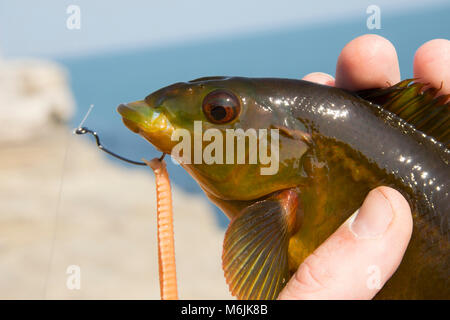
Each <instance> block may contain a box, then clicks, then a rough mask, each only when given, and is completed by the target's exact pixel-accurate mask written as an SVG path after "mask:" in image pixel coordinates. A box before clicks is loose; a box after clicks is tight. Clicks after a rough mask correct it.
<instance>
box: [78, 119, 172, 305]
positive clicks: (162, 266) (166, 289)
mask: <svg viewBox="0 0 450 320" xmlns="http://www.w3.org/2000/svg"><path fill="white" fill-rule="evenodd" d="M74 133H75V134H78V135H82V134H86V133H89V134H91V135H92V136H94V138H95V142H96V144H97V146H98V148H99V149H100V150H102V151H104V152H106V153H108V154H110V155H112V156H113V157H116V158H117V159H120V160H122V161H125V162H128V163H131V164H134V165H139V166H145V165H147V166H149V167H150V168H151V169H152V170H153V172H154V174H155V182H156V202H157V206H156V212H157V225H158V267H159V288H160V292H161V299H162V300H177V299H178V290H177V274H176V264H175V240H174V236H173V210H172V189H171V187H170V179H169V174H168V173H167V169H166V163H165V162H164V156H165V153H163V155H162V156H161V157H160V158H155V159H153V160H151V161H147V160H143V161H144V162H139V161H134V160H130V159H127V158H125V157H122V156H120V155H118V154H117V153H115V152H112V151H111V150H109V149H107V148H105V147H104V146H103V145H102V144H101V142H100V138H99V136H98V134H97V132H95V131H93V130H90V129H88V128H86V127H78V128H76V129H75V130H74Z"/></svg>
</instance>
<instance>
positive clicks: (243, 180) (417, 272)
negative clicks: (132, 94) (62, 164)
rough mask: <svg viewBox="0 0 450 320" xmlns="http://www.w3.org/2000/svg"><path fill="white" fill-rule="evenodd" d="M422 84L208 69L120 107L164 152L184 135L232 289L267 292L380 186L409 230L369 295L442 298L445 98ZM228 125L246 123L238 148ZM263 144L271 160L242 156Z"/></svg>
mask: <svg viewBox="0 0 450 320" xmlns="http://www.w3.org/2000/svg"><path fill="white" fill-rule="evenodd" d="M421 89H422V86H421V85H420V84H417V83H414V84H411V81H403V82H401V83H399V84H397V85H395V86H392V87H389V88H385V89H374V90H366V91H363V92H358V93H352V92H347V91H345V90H342V89H339V88H334V87H329V86H323V85H318V84H315V83H311V82H307V81H302V80H291V79H275V78H242V77H208V78H201V79H197V80H193V81H189V82H183V83H176V84H173V85H171V86H168V87H165V88H163V89H160V90H158V91H156V92H154V93H152V94H150V95H149V96H148V97H147V98H146V99H145V100H142V101H137V102H133V103H129V104H123V105H120V106H119V108H118V111H119V113H120V114H121V115H122V117H123V121H124V123H125V125H126V126H127V127H128V128H130V129H131V130H133V131H134V132H136V133H139V134H140V135H142V136H143V137H144V138H146V139H147V140H148V141H150V142H151V143H152V144H153V145H155V146H156V147H157V148H158V149H159V150H161V151H163V152H165V153H169V154H172V155H173V151H174V150H175V149H174V148H178V147H177V145H178V146H179V142H180V140H181V139H180V138H181V137H183V140H185V139H192V140H191V141H190V143H187V144H185V145H184V146H185V147H186V146H187V147H186V148H185V149H184V150H183V153H182V154H181V156H182V157H185V158H183V161H181V165H182V166H183V167H184V168H185V169H186V170H187V171H188V172H189V174H190V175H191V176H192V177H193V178H194V179H195V180H196V181H197V182H198V183H199V185H200V186H201V188H202V189H203V190H204V192H205V193H206V195H207V196H208V197H209V198H210V199H211V201H213V202H214V203H215V204H216V205H217V206H218V207H220V208H221V209H222V210H223V212H224V213H225V214H226V215H227V216H228V217H229V218H230V219H231V223H230V225H229V227H228V230H227V232H226V235H225V240H224V251H223V268H224V272H225V278H226V280H227V283H228V285H229V287H230V291H231V292H232V294H233V295H235V296H237V297H238V298H240V299H274V298H276V297H277V296H278V294H279V292H280V291H281V289H282V288H283V287H284V285H285V284H286V282H287V281H288V279H289V278H290V276H291V275H292V274H293V273H294V272H295V271H296V270H297V268H298V266H299V265H300V264H301V263H302V261H303V260H304V259H305V258H306V257H307V256H308V255H310V254H311V253H312V252H313V251H314V250H315V249H316V248H317V247H318V246H319V245H320V244H321V243H322V242H323V241H324V240H326V239H327V238H328V237H329V236H330V235H331V234H332V233H333V232H334V231H335V230H336V229H337V228H338V227H339V226H340V225H341V224H342V223H343V222H344V221H345V220H346V219H347V218H348V217H349V216H350V215H351V214H353V213H354V212H355V211H356V210H357V209H358V208H359V207H360V206H361V204H362V202H363V200H364V198H365V197H366V195H367V193H368V192H369V191H370V190H371V189H373V188H375V187H377V186H381V185H384V186H390V187H393V188H395V189H396V190H398V191H400V192H401V193H402V194H403V195H404V196H405V198H406V199H407V200H408V202H409V204H410V206H411V209H412V212H413V220H414V229H413V235H412V239H411V242H410V244H409V247H408V249H407V251H406V253H405V256H404V258H403V261H402V263H401V265H400V267H399V269H398V270H397V272H396V273H395V274H394V275H393V277H392V278H391V279H390V280H389V281H388V283H387V284H386V285H385V286H384V287H383V289H382V290H381V291H380V293H379V294H378V295H377V298H387V299H391V298H397V299H423V298H425V299H433V298H438V299H449V298H450V281H449V274H450V268H449V261H450V255H449V240H450V239H449V238H450V236H449V235H450V233H449V223H450V222H449V221H450V219H449V211H450V205H449V196H448V192H449V190H448V185H449V182H450V170H449V160H450V151H449V149H448V145H449V142H450V130H449V127H450V126H449V124H450V120H449V103H446V99H447V98H448V96H444V97H442V96H441V97H438V98H436V97H435V94H436V91H437V90H435V89H428V90H427V91H424V92H423V91H422V90H421ZM198 121H201V130H202V132H207V131H208V130H209V129H213V130H212V131H211V130H210V131H209V132H212V134H209V136H204V137H203V139H202V140H201V141H200V146H198V143H197V145H196V144H195V141H194V136H195V135H196V134H198V133H199V132H198V125H196V122H197V124H198ZM180 129H182V130H181V131H180ZM260 129H266V131H264V130H263V131H259V130H260ZM230 130H234V131H233V132H236V130H241V131H240V132H241V133H242V132H244V133H246V132H247V133H249V134H248V135H247V136H245V135H244V136H243V139H244V142H245V141H246V142H247V144H244V145H245V148H244V149H243V148H241V149H239V146H238V145H239V139H238V138H236V137H233V136H232V135H230V136H227V133H229V132H231V131H230ZM252 130H254V131H252ZM274 130H275V131H274ZM179 132H181V134H179ZM264 132H266V136H264V137H265V138H267V141H268V142H267V143H266V145H258V151H255V150H253V149H251V148H250V147H249V145H250V144H251V139H252V134H253V135H254V134H258V133H264ZM187 133H189V134H190V135H189V137H190V138H188V135H186V134H187ZM250 133H252V134H250ZM272 133H273V134H272ZM275 133H276V134H275ZM219 134H220V135H221V137H223V138H221V137H219ZM174 135H175V136H174ZM174 137H175V138H176V139H174ZM219 138H220V139H223V140H221V141H219V140H220V139H219ZM235 138H236V139H235ZM259 138H261V136H259ZM259 138H258V137H257V139H259ZM230 139H232V140H230ZM230 141H231V142H230ZM254 141H259V140H254ZM274 141H277V144H278V146H277V149H276V150H277V151H278V152H277V155H276V157H273V156H274V155H275V152H274V150H275V149H271V148H269V146H270V147H272V146H273V143H275V142H274ZM183 142H185V141H183ZM213 142H214V143H217V144H215V145H214V146H213V147H214V148H212V147H211V146H212V145H213ZM219 142H222V143H221V144H220V143H219ZM226 142H227V143H230V144H229V145H226ZM241 142H242V141H241ZM229 146H232V147H233V149H232V151H235V152H234V153H233V152H230V149H228V147H229ZM241 146H242V144H241ZM264 146H266V147H267V148H266V149H267V150H270V152H269V151H267V152H268V153H270V156H271V157H272V158H270V159H271V160H274V161H276V166H275V168H273V167H274V166H273V164H274V162H273V163H272V162H268V161H266V162H265V163H261V162H258V161H257V162H256V163H255V162H254V161H253V162H252V161H251V160H252V159H253V160H254V159H255V158H258V157H257V156H258V155H260V156H261V154H259V153H258V152H260V150H264ZM212 149H214V151H211V150H212ZM202 152H203V153H205V152H206V154H209V155H210V156H212V157H213V159H214V160H215V161H212V162H211V161H209V163H205V161H184V160H186V159H188V158H189V157H186V156H187V155H189V154H190V155H191V157H190V158H194V157H197V160H199V159H200V160H204V159H202V154H201V153H202ZM240 155H241V159H240V160H241V161H240V162H239V161H238V160H239V156H240ZM203 157H204V154H203ZM227 157H228V158H227ZM220 159H223V160H220ZM261 159H263V158H261ZM226 160H230V161H226ZM231 160H233V161H231ZM266 160H267V157H266ZM270 166H272V168H270ZM264 168H265V170H266V174H263V171H262V169H263V170H264ZM270 169H275V173H273V172H269V171H270ZM272 171H274V170H272ZM267 172H269V173H267Z"/></svg>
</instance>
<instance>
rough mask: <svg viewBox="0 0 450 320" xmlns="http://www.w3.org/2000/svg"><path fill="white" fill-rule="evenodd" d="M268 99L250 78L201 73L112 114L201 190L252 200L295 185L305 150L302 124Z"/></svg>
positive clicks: (305, 141) (299, 177)
mask: <svg viewBox="0 0 450 320" xmlns="http://www.w3.org/2000/svg"><path fill="white" fill-rule="evenodd" d="M270 99H271V97H269V96H266V95H264V92H263V91H261V87H260V86H258V85H257V84H256V83H254V82H253V81H252V79H249V78H238V77H234V78H228V77H208V78H200V79H197V80H192V81H189V82H179V83H175V84H173V85H170V86H168V87H165V88H162V89H160V90H158V91H155V92H154V93H152V94H150V95H149V96H147V97H146V98H145V100H141V101H136V102H132V103H128V104H121V105H120V106H119V107H118V112H119V113H120V114H121V115H122V118H123V122H124V124H125V125H126V126H127V127H128V128H129V129H130V130H132V131H133V132H135V133H138V134H140V135H141V136H143V137H144V138H145V139H147V140H148V141H149V142H150V143H151V144H153V145H154V146H155V147H156V148H157V149H159V150H160V151H162V152H165V153H167V154H171V155H172V157H173V158H174V159H175V160H177V161H178V162H179V163H180V164H181V165H182V166H183V167H184V168H185V169H186V170H187V171H188V173H189V174H190V175H191V176H192V177H193V178H194V179H195V180H196V181H197V182H198V183H199V185H200V186H201V187H202V189H203V190H204V191H205V192H206V193H207V194H208V195H211V196H212V197H214V198H215V199H221V200H252V199H258V198H260V197H263V196H265V195H268V194H270V193H272V192H274V191H278V190H282V189H286V188H292V187H294V186H297V185H298V184H299V181H300V180H301V179H302V170H301V162H302V157H303V155H304V154H305V153H306V151H307V150H308V148H309V147H308V143H307V138H305V137H307V134H306V133H305V130H304V127H302V124H301V123H300V122H299V121H298V120H296V119H293V118H292V116H291V115H290V112H289V110H288V109H287V108H284V107H277V106H276V103H275V104H274V103H271V102H270ZM292 132H297V133H298V132H301V133H305V135H304V136H303V138H305V139H303V138H299V135H298V134H293V133H292ZM300 136H302V134H300Z"/></svg>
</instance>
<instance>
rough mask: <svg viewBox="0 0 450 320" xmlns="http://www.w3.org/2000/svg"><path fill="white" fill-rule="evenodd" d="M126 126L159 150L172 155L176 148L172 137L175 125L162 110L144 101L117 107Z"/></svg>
mask: <svg viewBox="0 0 450 320" xmlns="http://www.w3.org/2000/svg"><path fill="white" fill-rule="evenodd" d="M117 111H118V112H119V114H120V115H121V116H122V121H123V123H124V124H125V126H126V127H127V128H128V129H130V130H131V131H133V132H134V133H137V134H139V135H141V136H143V137H144V138H145V139H147V140H148V141H149V142H150V143H151V144H153V145H154V146H155V147H156V148H157V149H159V150H160V151H162V152H165V153H169V154H170V153H171V150H172V148H173V146H174V141H172V139H171V136H172V133H173V131H174V127H173V125H172V124H171V123H170V121H169V119H168V118H167V116H166V115H165V113H164V111H163V110H161V109H160V108H153V107H151V106H149V105H148V104H147V103H146V102H145V101H144V100H140V101H135V102H130V103H125V104H124V103H123V104H120V105H119V106H118V107H117Z"/></svg>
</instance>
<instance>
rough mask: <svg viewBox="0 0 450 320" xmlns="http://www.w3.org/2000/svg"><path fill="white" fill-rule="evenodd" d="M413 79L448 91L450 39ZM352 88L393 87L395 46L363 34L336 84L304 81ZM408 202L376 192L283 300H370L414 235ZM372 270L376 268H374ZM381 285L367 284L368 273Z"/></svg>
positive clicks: (422, 61)
mask: <svg viewBox="0 0 450 320" xmlns="http://www.w3.org/2000/svg"><path fill="white" fill-rule="evenodd" d="M414 78H417V81H420V82H424V83H429V84H430V85H431V86H433V87H437V88H439V87H440V86H441V83H442V82H443V83H442V89H441V91H439V94H449V93H450V41H448V40H444V39H436V40H431V41H429V42H427V43H425V44H424V45H422V46H421V47H420V48H419V49H418V50H417V52H416V54H415V57H414ZM303 79H304V80H308V81H313V82H317V83H321V84H326V85H330V86H336V87H340V88H345V89H348V90H353V91H355V90H363V89H369V88H376V87H385V86H387V85H389V84H391V85H393V84H395V83H397V82H399V81H400V68H399V64H398V59H397V53H396V51H395V48H394V46H393V45H392V44H391V43H390V42H389V41H388V40H386V39H384V38H383V37H380V36H377V35H364V36H361V37H358V38H356V39H354V40H352V41H351V42H349V43H348V44H347V45H346V46H345V47H344V49H343V50H342V52H341V54H340V55H339V58H338V62H337V66H336V80H335V79H334V78H333V77H332V76H330V75H328V74H325V73H319V72H315V73H311V74H308V75H307V76H305V77H304V78H303ZM412 225H413V222H412V217H411V210H410V208H409V205H408V203H407V202H406V200H405V199H404V198H403V196H402V195H401V194H400V193H399V192H398V191H396V190H394V189H391V188H388V187H378V188H376V189H374V190H372V191H371V192H370V193H369V194H368V195H367V197H366V199H365V200H364V203H363V204H362V206H361V208H360V209H359V210H358V211H357V212H355V214H353V215H352V216H351V217H350V218H349V219H348V220H347V221H346V222H344V224H343V225H341V226H340V227H339V229H338V230H336V232H335V233H334V234H332V235H331V236H330V237H329V238H328V239H327V240H326V241H325V242H324V243H323V244H322V245H321V246H320V247H319V248H317V249H316V250H315V251H314V253H313V254H311V255H310V256H309V257H307V258H306V259H305V261H304V262H303V263H302V264H301V265H300V267H299V268H298V270H297V272H296V273H295V274H294V276H293V277H292V278H291V279H290V281H289V282H288V283H287V285H286V287H285V288H284V289H283V291H282V292H281V293H280V295H279V297H278V298H279V299H372V298H373V297H374V296H375V295H376V294H377V292H378V291H379V290H380V288H381V287H382V286H383V285H384V284H385V283H386V282H387V281H388V280H389V278H390V277H391V276H392V275H393V274H394V272H395V271H396V270H397V268H398V266H399V265H400V262H401V260H402V258H403V255H404V253H405V250H406V248H407V246H408V243H409V240H410V238H411V233H412ZM371 267H372V269H371ZM373 267H375V268H377V269H376V270H374V271H375V272H378V275H379V286H372V285H369V284H370V283H369V281H370V279H369V277H370V276H371V274H370V272H369V271H370V270H373Z"/></svg>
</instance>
